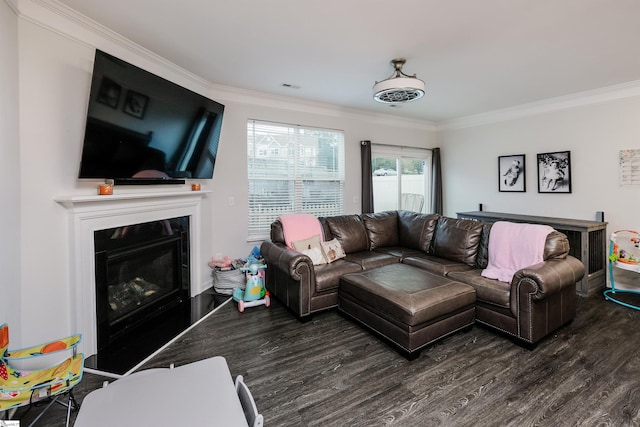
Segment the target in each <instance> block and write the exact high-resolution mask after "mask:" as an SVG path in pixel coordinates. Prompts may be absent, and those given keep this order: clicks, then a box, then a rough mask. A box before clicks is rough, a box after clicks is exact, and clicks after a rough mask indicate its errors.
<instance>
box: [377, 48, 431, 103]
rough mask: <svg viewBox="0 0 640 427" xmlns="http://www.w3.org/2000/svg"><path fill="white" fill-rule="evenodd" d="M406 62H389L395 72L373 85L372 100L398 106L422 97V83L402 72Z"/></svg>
mask: <svg viewBox="0 0 640 427" xmlns="http://www.w3.org/2000/svg"><path fill="white" fill-rule="evenodd" d="M405 62H407V61H406V60H405V59H404V58H398V59H394V60H392V61H391V64H393V67H394V68H395V71H394V72H393V74H392V75H391V77H389V78H388V79H386V80H382V81H380V82H376V84H375V85H373V99H375V100H376V101H378V102H382V103H384V104H398V103H402V102H410V101H415V100H416V99H420V98H422V97H423V96H424V82H423V81H422V80H420V79H419V78H417V77H416V75H415V74H414V75H413V76H409V75H407V74H405V73H403V72H402V66H403V65H404V64H405Z"/></svg>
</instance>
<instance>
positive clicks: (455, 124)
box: [436, 80, 640, 131]
mask: <svg viewBox="0 0 640 427" xmlns="http://www.w3.org/2000/svg"><path fill="white" fill-rule="evenodd" d="M636 96H640V80H635V81H631V82H628V83H622V84H618V85H613V86H607V87H604V88H600V89H594V90H589V91H585V92H578V93H575V94H571V95H565V96H560V97H557V98H550V99H545V100H542V101H537V102H531V103H528V104H522V105H518V106H515V107H510V108H504V109H500V110H495V111H489V112H486V113H481V114H475V115H471V116H466V117H460V118H456V119H451V120H443V121H439V122H437V123H436V127H437V130H438V131H443V130H455V129H464V128H469V127H475V126H482V125H486V124H491V123H498V122H505V121H509V120H515V119H519V118H523V117H528V116H534V115H538V114H544V113H550V112H554V111H559V110H566V109H570V108H577V107H584V106H588V105H594V104H600V103H604V102H611V101H616V100H619V99H624V98H632V97H636Z"/></svg>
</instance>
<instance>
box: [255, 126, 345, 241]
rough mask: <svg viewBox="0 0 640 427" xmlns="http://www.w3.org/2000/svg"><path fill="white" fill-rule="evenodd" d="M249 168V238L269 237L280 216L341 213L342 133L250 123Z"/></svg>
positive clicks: (342, 191)
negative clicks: (272, 224)
mask: <svg viewBox="0 0 640 427" xmlns="http://www.w3.org/2000/svg"><path fill="white" fill-rule="evenodd" d="M271 147H278V150H277V151H276V150H272V149H271ZM247 164H248V175H249V176H248V177H249V230H248V233H249V239H264V238H265V237H267V236H269V231H270V228H271V223H272V222H273V221H274V220H275V219H276V218H277V217H278V216H279V215H281V214H285V213H311V214H314V215H317V216H330V215H341V214H342V213H343V211H344V133H343V132H342V131H336V130H327V129H317V128H310V127H306V128H305V127H301V126H295V125H287V124H281V123H271V122H260V121H256V120H249V121H248V123H247Z"/></svg>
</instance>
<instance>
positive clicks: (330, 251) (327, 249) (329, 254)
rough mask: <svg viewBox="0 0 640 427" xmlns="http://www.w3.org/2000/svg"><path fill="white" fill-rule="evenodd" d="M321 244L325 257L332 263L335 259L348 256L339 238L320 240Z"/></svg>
mask: <svg viewBox="0 0 640 427" xmlns="http://www.w3.org/2000/svg"><path fill="white" fill-rule="evenodd" d="M320 245H321V246H322V252H324V257H325V258H326V260H327V262H328V263H332V262H333V261H336V260H339V259H340V258H344V257H345V256H347V254H345V253H344V249H342V245H341V244H340V242H339V241H338V239H333V240H330V241H328V242H320Z"/></svg>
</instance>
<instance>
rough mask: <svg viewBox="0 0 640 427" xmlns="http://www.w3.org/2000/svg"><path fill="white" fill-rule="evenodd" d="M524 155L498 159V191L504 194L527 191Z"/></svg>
mask: <svg viewBox="0 0 640 427" xmlns="http://www.w3.org/2000/svg"><path fill="white" fill-rule="evenodd" d="M524 160H525V156H524V154H516V155H512V156H499V157H498V190H500V191H504V192H520V193H522V192H524V191H526V189H527V187H526V180H525V173H524V172H525V170H524V164H525V162H524Z"/></svg>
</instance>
